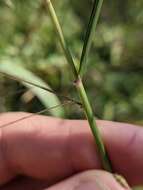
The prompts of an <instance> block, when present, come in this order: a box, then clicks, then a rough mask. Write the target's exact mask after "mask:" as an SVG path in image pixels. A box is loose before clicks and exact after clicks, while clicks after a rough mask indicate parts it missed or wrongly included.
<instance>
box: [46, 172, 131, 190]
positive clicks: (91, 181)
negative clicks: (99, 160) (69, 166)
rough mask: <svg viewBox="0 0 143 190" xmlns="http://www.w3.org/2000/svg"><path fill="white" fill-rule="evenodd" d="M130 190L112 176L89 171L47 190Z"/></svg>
mask: <svg viewBox="0 0 143 190" xmlns="http://www.w3.org/2000/svg"><path fill="white" fill-rule="evenodd" d="M67 189H70V190H87V189H90V190H109V189H110V190H115V189H116V190H129V189H130V188H129V187H128V186H122V185H121V184H119V183H118V182H117V181H116V180H115V178H114V177H113V175H112V174H110V173H107V172H103V171H87V172H83V173H81V174H78V175H76V176H74V177H72V178H69V179H68V180H65V181H63V182H61V183H59V184H57V185H55V186H53V187H50V188H48V189H47V190H67Z"/></svg>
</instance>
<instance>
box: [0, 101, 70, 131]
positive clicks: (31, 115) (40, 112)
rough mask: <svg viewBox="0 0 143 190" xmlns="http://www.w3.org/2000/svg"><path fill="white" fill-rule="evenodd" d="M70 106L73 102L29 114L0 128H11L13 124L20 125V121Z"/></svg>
mask: <svg viewBox="0 0 143 190" xmlns="http://www.w3.org/2000/svg"><path fill="white" fill-rule="evenodd" d="M69 104H72V103H71V102H64V103H62V104H59V105H55V106H53V107H51V108H46V109H43V110H41V111H39V112H36V113H31V114H29V115H27V116H24V117H21V118H19V119H17V120H14V121H11V122H8V123H6V124H3V125H1V126H0V128H4V127H10V126H12V125H13V124H16V123H18V122H20V121H23V120H25V119H29V118H32V117H34V116H37V115H41V114H43V113H45V112H47V111H50V110H52V109H57V108H59V107H60V106H66V105H69Z"/></svg>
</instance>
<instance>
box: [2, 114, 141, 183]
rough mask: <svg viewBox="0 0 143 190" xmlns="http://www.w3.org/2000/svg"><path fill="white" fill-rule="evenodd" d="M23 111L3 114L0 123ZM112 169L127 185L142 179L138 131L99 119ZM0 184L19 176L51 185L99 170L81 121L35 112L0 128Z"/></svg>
mask: <svg viewBox="0 0 143 190" xmlns="http://www.w3.org/2000/svg"><path fill="white" fill-rule="evenodd" d="M25 115H27V114H26V113H15V114H4V115H2V116H1V117H0V122H1V124H4V123H7V122H8V121H12V120H16V119H18V118H20V117H23V116H25ZM97 123H98V126H100V129H101V133H102V136H103V139H104V142H105V145H106V148H107V151H108V154H109V157H110V160H111V162H112V166H113V168H114V170H115V171H116V172H117V173H119V174H122V175H124V176H125V177H126V178H127V180H128V181H129V182H130V183H132V184H139V183H141V182H143V177H142V176H143V160H142V157H143V151H142V144H143V129H142V128H140V127H135V126H133V125H128V124H123V123H114V122H107V121H98V122H97ZM0 145H1V147H0V163H1V165H0V183H1V184H3V183H5V182H7V181H9V180H10V179H11V178H13V177H14V176H16V175H19V174H22V175H26V176H30V177H34V178H37V179H46V180H48V181H49V183H51V182H52V181H58V180H60V179H63V178H65V177H68V176H70V175H72V174H74V173H77V172H81V171H84V170H88V169H99V168H101V163H100V159H99V157H98V153H97V151H96V146H95V142H94V139H93V137H92V134H91V132H90V129H89V127H88V124H87V122H86V121H77V120H72V121H71V120H62V119H56V118H50V117H45V116H34V117H33V118H29V119H27V120H23V121H21V122H18V123H16V124H14V125H12V126H11V127H6V128H3V129H1V138H0Z"/></svg>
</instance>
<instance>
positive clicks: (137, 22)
mask: <svg viewBox="0 0 143 190" xmlns="http://www.w3.org/2000/svg"><path fill="white" fill-rule="evenodd" d="M53 3H54V5H55V7H56V11H57V14H58V16H59V18H60V22H61V24H62V26H63V30H64V33H65V36H66V38H67V41H68V44H69V46H70V49H71V51H72V53H73V55H74V56H75V59H76V60H77V61H78V59H79V58H80V55H81V50H82V45H83V40H84V35H85V30H86V27H87V23H88V19H89V15H90V10H91V7H92V0H88V1H84V2H82V3H81V1H77V0H60V1H59V0H53ZM142 10H143V1H142V0H136V1H131V0H126V1H123V0H114V1H111V0H108V1H105V2H104V6H103V10H102V15H101V17H100V22H99V24H98V29H97V31H96V35H95V38H94V42H93V46H92V49H91V53H90V57H89V60H88V66H87V68H88V69H87V72H86V73H85V75H84V82H85V84H86V88H87V91H88V95H89V98H90V100H91V102H92V105H93V109H94V111H95V115H96V116H97V117H98V118H100V119H107V120H114V121H122V122H130V123H136V124H141V125H142V124H143V11H142ZM4 67H5V69H6V70H7V72H10V73H13V75H14V73H17V74H18V75H19V76H21V77H23V75H24V73H25V75H26V72H28V73H27V77H28V76H30V77H29V78H33V80H34V82H35V83H37V82H38V83H39V82H40V84H45V83H43V82H46V83H47V84H48V85H49V86H50V88H52V89H54V90H56V91H57V92H59V93H62V94H63V95H70V96H71V97H74V98H77V95H76V91H75V89H74V85H73V82H72V81H73V78H72V76H71V73H70V69H69V67H68V65H67V63H66V61H65V59H64V56H63V54H62V51H61V48H60V45H59V43H58V40H57V37H56V34H55V32H54V29H53V26H52V23H51V21H50V18H49V16H48V12H47V11H46V9H45V6H44V3H43V1H42V0H35V1H33V0H20V1H19V0H13V1H10V0H1V1H0V69H1V68H4ZM19 67H20V68H21V69H20V70H19V69H18V68H19ZM22 68H23V70H22ZM35 77H36V78H35ZM41 81H42V82H41ZM39 93H40V92H39V91H38V92H37V91H33V90H31V89H30V90H28V89H27V88H26V87H25V86H24V85H23V84H21V83H18V82H16V81H14V80H12V79H8V78H7V77H4V76H3V75H0V112H6V111H29V112H37V111H40V110H41V109H43V108H45V107H48V106H49V105H50V104H52V103H53V104H54V103H55V104H56V103H57V102H60V101H61V100H59V99H58V98H57V97H54V98H53V99H51V98H50V97H49V96H48V97H47V96H46V95H45V94H42V93H43V92H41V95H40V98H39V96H38V95H39ZM37 97H38V98H37ZM46 97H47V99H46ZM56 98H57V99H56ZM45 99H46V100H47V101H45ZM42 100H43V101H42ZM63 110H64V111H63ZM49 114H51V115H58V116H62V117H68V118H83V113H82V111H81V109H80V108H78V107H77V106H70V107H69V106H65V107H63V108H61V110H60V112H54V111H53V112H50V113H49ZM141 189H142V188H141Z"/></svg>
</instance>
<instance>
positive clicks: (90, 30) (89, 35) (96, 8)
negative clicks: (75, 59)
mask: <svg viewBox="0 0 143 190" xmlns="http://www.w3.org/2000/svg"><path fill="white" fill-rule="evenodd" d="M102 4H103V0H94V4H93V8H92V12H91V16H90V19H89V23H88V27H87V31H86V36H85V40H84V45H83V50H82V55H81V60H80V67H79V74H82V73H83V67H84V65H85V64H86V62H87V57H88V54H89V51H90V48H91V45H92V40H93V36H94V32H95V29H96V26H97V23H98V19H99V16H100V11H101V8H102Z"/></svg>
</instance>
